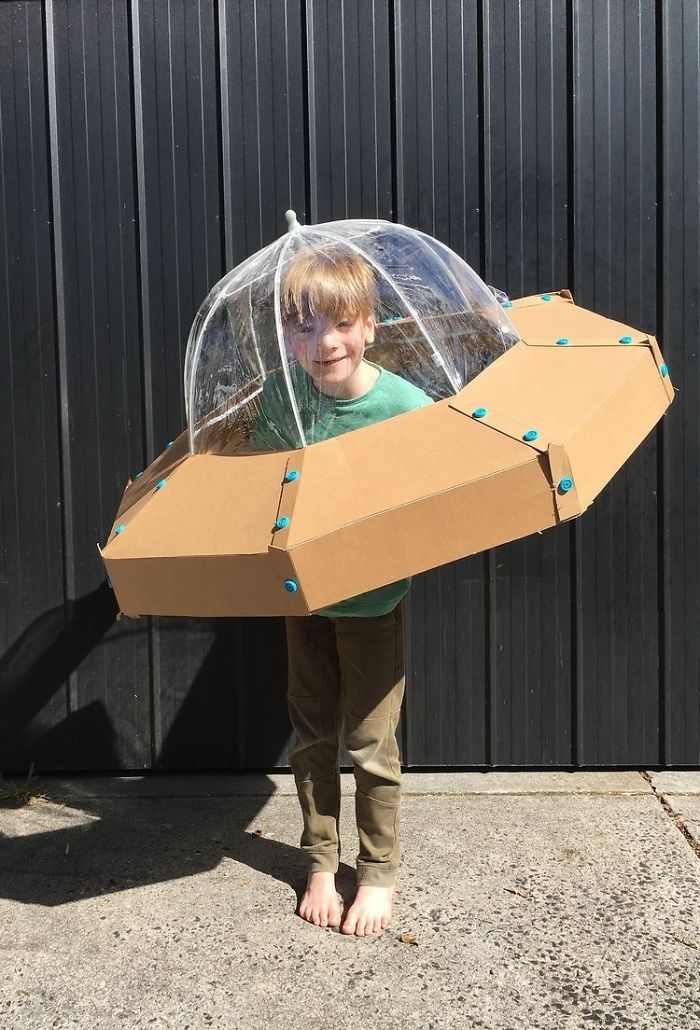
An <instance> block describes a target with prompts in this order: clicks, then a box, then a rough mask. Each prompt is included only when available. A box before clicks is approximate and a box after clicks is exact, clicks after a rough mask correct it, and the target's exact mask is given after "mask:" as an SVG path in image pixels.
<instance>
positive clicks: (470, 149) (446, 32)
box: [394, 0, 488, 766]
mask: <svg viewBox="0 0 700 1030" xmlns="http://www.w3.org/2000/svg"><path fill="white" fill-rule="evenodd" d="M394 16H395V17H394V38H395V45H396V59H395V69H396V83H395V96H396V119H395V120H396V141H397V142H396V147H397V150H396V195H397V205H398V206H397V218H398V221H400V222H403V223H405V224H408V225H413V226H415V227H417V228H420V229H422V230H424V231H426V232H428V233H430V234H431V235H435V236H437V237H438V238H440V239H441V240H443V241H444V242H445V243H447V244H448V245H449V246H451V247H452V248H453V249H454V250H455V251H456V252H457V253H458V254H460V255H461V256H462V257H464V258H465V260H467V261H468V262H469V263H470V264H472V266H473V267H475V268H476V270H477V271H480V266H479V263H480V260H481V257H480V255H481V249H482V248H481V237H480V216H481V214H480V210H479V208H480V197H481V190H480V181H479V167H480V151H481V139H480V135H479V106H480V100H479V83H478V69H479V23H478V20H477V12H476V9H475V6H474V5H467V6H466V7H464V6H463V5H459V4H450V3H444V2H437V0H436V2H433V3H425V4H424V3H406V2H401V3H397V4H396V5H395V11H394ZM485 590H486V587H485V582H484V559H483V557H476V558H470V559H466V560H464V561H461V562H456V563H454V564H452V565H450V566H447V567H445V568H442V569H438V570H435V571H433V572H429V573H426V574H425V575H422V576H417V577H415V579H414V581H413V586H412V589H411V594H410V597H409V600H408V604H407V616H408V617H407V620H406V629H407V635H406V659H407V695H406V704H405V719H404V725H403V726H402V733H403V758H404V762H405V763H406V764H407V765H412V766H419V765H445V764H447V765H450V764H455V765H457V764H464V765H480V764H484V763H485V762H486V761H487V756H488V740H487V738H486V732H485V729H486V718H487V701H486V693H485V691H486V686H485V684H486V670H485V653H486V623H485V617H484V612H485V597H486V592H485Z"/></svg>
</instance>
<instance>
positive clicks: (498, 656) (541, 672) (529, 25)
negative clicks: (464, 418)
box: [484, 2, 572, 765]
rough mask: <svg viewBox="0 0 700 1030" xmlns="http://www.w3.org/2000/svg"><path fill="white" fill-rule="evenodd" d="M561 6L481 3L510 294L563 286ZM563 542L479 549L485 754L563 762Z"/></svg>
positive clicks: (498, 217)
mask: <svg viewBox="0 0 700 1030" xmlns="http://www.w3.org/2000/svg"><path fill="white" fill-rule="evenodd" d="M565 15H566V11H565V7H564V6H563V5H561V4H560V5H556V6H554V7H552V5H550V4H549V3H535V4H529V5H509V4H501V3H496V2H493V3H491V2H488V3H486V4H485V14H484V23H485V30H486V35H487V38H488V50H485V52H484V69H485V70H484V86H485V90H486V97H487V99H486V102H485V105H484V111H485V115H484V132H485V134H486V135H487V136H488V137H489V139H490V140H491V145H490V147H489V149H488V160H487V161H486V162H485V169H484V171H485V178H486V180H487V186H486V190H485V193H486V196H487V197H488V198H489V205H488V208H487V210H486V212H485V217H486V222H487V223H488V224H489V226H490V233H489V243H488V247H487V251H486V255H485V257H486V267H487V268H488V269H489V273H490V281H493V282H494V283H495V284H496V285H498V286H499V287H501V288H502V289H504V290H505V291H506V292H507V293H508V294H509V295H510V296H522V295H528V294H532V293H538V292H545V291H547V290H556V289H561V288H562V287H566V286H570V285H571V284H570V283H569V280H568V267H569V262H568V248H569V223H568V213H567V199H568V189H567V177H568V174H570V172H571V169H570V168H569V167H568V152H569V132H570V127H569V125H568V121H567V78H568V75H567V52H566V49H565V48H564V47H562V46H561V45H560V41H561V40H563V39H566V18H565ZM524 40H527V41H528V44H527V45H526V46H525V45H523V41H524ZM537 415H538V413H537V411H533V412H532V415H531V423H532V425H533V426H535V427H536V426H537ZM569 543H570V530H569V527H568V526H562V527H558V528H557V529H555V530H553V531H551V532H548V533H546V534H544V535H543V536H536V537H532V538H529V539H526V540H522V541H517V542H515V543H512V544H510V545H508V546H506V547H500V548H496V549H495V550H494V551H493V552H492V553H491V555H490V556H489V576H490V582H489V601H490V604H489V620H490V626H489V641H490V654H489V690H490V704H489V714H490V719H489V736H490V760H491V762H492V763H494V764H496V765H549V764H553V765H556V764H567V763H570V762H571V761H572V740H571V722H572V712H571V671H572V670H571V607H570V600H569V598H570V592H571V583H570V560H571V559H570V546H569Z"/></svg>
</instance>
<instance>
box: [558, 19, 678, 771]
mask: <svg viewBox="0 0 700 1030" xmlns="http://www.w3.org/2000/svg"><path fill="white" fill-rule="evenodd" d="M574 45H575V95H576V97H577V98H578V103H577V105H576V108H575V139H576V151H575V169H576V186H575V212H576V218H577V223H578V231H577V235H576V252H575V269H576V272H575V283H574V295H575V296H576V297H577V299H578V300H579V301H580V303H582V304H584V305H586V306H588V307H592V308H594V309H595V310H596V311H600V312H601V313H602V314H607V315H609V316H610V317H612V318H618V319H620V320H621V321H627V322H629V323H630V324H632V325H635V326H639V327H641V328H643V329H646V330H647V331H649V332H653V331H655V329H656V277H657V273H658V269H657V263H656V203H657V197H656V159H655V134H656V106H655V102H656V81H655V76H656V56H655V23H654V11H653V8H652V7H650V5H648V4H644V3H634V4H629V5H624V6H617V5H609V4H607V3H605V2H602V0H595V2H593V3H590V4H578V5H576V18H575V22H574ZM601 55H606V59H605V60H601ZM662 342H663V341H662ZM656 489H657V464H656V447H655V438H654V435H653V434H652V436H651V437H650V438H649V439H647V441H646V442H645V443H644V445H643V446H642V447H641V448H640V449H639V450H638V451H637V452H636V453H635V454H634V455H633V456H632V457H631V459H630V460H629V461H628V462H627V463H626V465H625V466H624V468H623V469H622V470H621V471H620V472H619V473H618V474H617V476H616V477H615V478H614V480H613V482H612V483H611V484H610V485H609V486H608V487H607V488H606V489H605V490H604V491H603V493H602V494H601V496H600V497H599V498H598V499H597V501H596V502H595V504H594V505H593V507H592V509H591V510H590V511H588V512H587V513H586V514H585V515H584V516H583V517H582V518H581V520H580V521H579V522H578V524H577V526H576V530H575V531H576V540H577V570H576V574H577V578H576V606H577V613H578V628H577V647H578V654H577V660H578V669H577V672H578V682H577V689H578V698H577V708H578V714H579V720H578V742H577V743H578V759H579V761H580V762H581V763H583V764H586V765H619V764H629V763H631V764H636V763H639V762H644V761H646V762H651V763H656V762H658V760H659V747H658V744H659V742H658V726H657V719H658V708H659V696H658V689H659V676H658V673H659V651H658V580H657V498H656Z"/></svg>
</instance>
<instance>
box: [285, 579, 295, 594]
mask: <svg viewBox="0 0 700 1030" xmlns="http://www.w3.org/2000/svg"><path fill="white" fill-rule="evenodd" d="M284 589H285V590H286V591H287V593H288V594H296V592H297V590H298V589H299V584H298V583H297V581H296V580H295V579H285V581H284Z"/></svg>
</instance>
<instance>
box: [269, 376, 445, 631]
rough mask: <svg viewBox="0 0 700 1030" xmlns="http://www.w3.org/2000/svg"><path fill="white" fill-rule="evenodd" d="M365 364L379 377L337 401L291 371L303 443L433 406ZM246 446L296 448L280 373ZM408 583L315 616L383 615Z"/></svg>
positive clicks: (296, 437)
mask: <svg viewBox="0 0 700 1030" xmlns="http://www.w3.org/2000/svg"><path fill="white" fill-rule="evenodd" d="M368 364H369V365H372V367H373V368H377V369H379V378H378V379H377V381H376V382H375V383H374V385H373V386H372V387H371V388H370V389H369V390H368V391H367V393H365V394H363V395H362V397H354V398H352V399H351V400H340V399H336V398H333V397H327V396H326V395H325V394H321V393H319V391H318V390H317V389H316V387H315V386H314V384H313V380H312V379H311V376H309V375H307V374H306V372H305V371H304V369H303V368H301V366H300V365H294V366H292V368H291V369H290V375H291V379H292V385H293V389H294V396H295V398H296V400H297V406H298V409H299V416H300V419H301V423H302V426H303V428H304V435H305V436H306V439H307V442H308V443H310V444H311V443H319V442H320V441H321V440H329V439H331V437H334V436H341V435H342V434H343V433H349V432H350V431H351V430H353V429H361V428H362V427H363V426H369V425H372V424H373V423H374V422H381V421H383V420H384V419H386V418H393V416H394V415H403V414H404V413H405V412H407V411H412V410H413V409H414V408H424V407H425V406H426V405H428V404H432V403H433V402H432V400H431V398H430V397H428V395H427V394H426V393H424V392H423V391H422V390H421V389H419V388H418V387H417V386H414V385H413V384H412V383H409V382H408V381H407V380H406V379H402V378H401V376H397V375H395V374H394V373H393V372H388V371H387V370H386V369H385V368H381V367H380V366H379V365H375V364H374V363H373V362H371V361H370V362H368ZM250 444H251V447H253V448H254V449H255V450H261V451H269V450H285V449H287V448H295V447H299V446H300V440H299V435H298V430H297V427H296V421H295V418H294V413H293V412H292V409H291V405H290V403H289V396H288V392H287V389H286V384H285V382H284V376H283V374H282V373H281V372H275V373H274V374H273V375H271V376H268V378H267V379H266V380H265V383H264V385H263V391H262V399H261V404H260V411H259V413H258V416H257V419H256V422H255V426H254V427H253V432H252V434H251V438H250ZM410 584H411V580H410V579H400V580H398V582H396V583H389V584H388V585H387V586H384V587H379V588H378V589H377V590H369V591H368V592H367V593H364V594H358V595H357V596H356V597H350V598H348V599H347V600H346V601H340V602H339V603H338V604H334V605H333V606H332V607H330V608H322V609H320V610H319V611H318V612H317V613H316V614H317V615H326V616H333V617H336V616H356V617H360V616H362V617H367V616H379V615H386V614H387V613H388V612H390V611H392V610H393V609H394V608H395V607H396V605H397V604H398V603H399V601H400V600H401V599H402V597H404V596H405V595H406V593H407V592H408V588H409V586H410Z"/></svg>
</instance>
